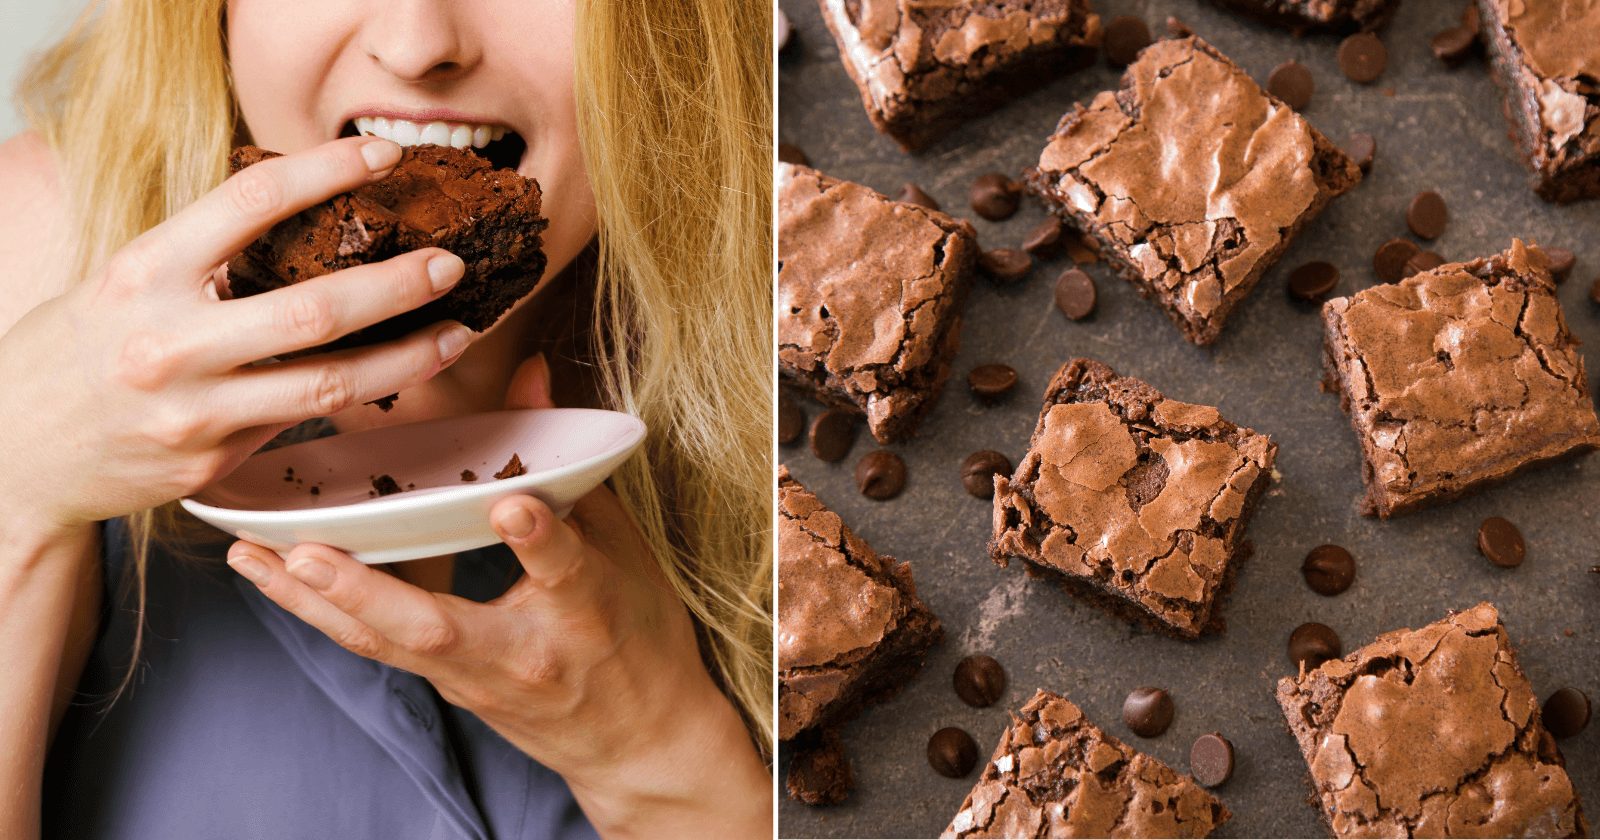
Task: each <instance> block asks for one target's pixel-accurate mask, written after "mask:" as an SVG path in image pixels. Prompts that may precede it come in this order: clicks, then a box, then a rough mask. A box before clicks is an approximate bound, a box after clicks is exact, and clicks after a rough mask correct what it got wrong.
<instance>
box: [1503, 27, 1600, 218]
mask: <svg viewBox="0 0 1600 840" xmlns="http://www.w3.org/2000/svg"><path fill="white" fill-rule="evenodd" d="M1478 11H1479V15H1478V16H1479V18H1480V19H1481V20H1482V21H1483V23H1482V37H1483V40H1484V42H1485V43H1486V44H1488V47H1489V57H1490V60H1491V63H1492V64H1493V65H1494V78H1495V81H1496V82H1498V83H1499V85H1500V88H1501V90H1502V91H1504V93H1505V97H1506V100H1505V112H1506V119H1507V120H1508V121H1509V122H1510V123H1511V134H1512V136H1513V138H1514V139H1515V141H1516V143H1517V145H1518V146H1519V147H1521V149H1522V155H1523V157H1524V158H1525V159H1526V160H1527V163H1528V166H1529V168H1531V169H1532V170H1533V188H1534V190H1535V191H1537V192H1538V193H1539V196H1540V197H1541V198H1543V199H1545V200H1546V201H1559V202H1567V201H1576V200H1578V199H1582V198H1594V197H1596V196H1600V37H1596V33H1600V6H1597V5H1595V4H1593V3H1567V2H1560V0H1548V2H1534V0H1527V1H1526V2H1524V0H1478Z"/></svg>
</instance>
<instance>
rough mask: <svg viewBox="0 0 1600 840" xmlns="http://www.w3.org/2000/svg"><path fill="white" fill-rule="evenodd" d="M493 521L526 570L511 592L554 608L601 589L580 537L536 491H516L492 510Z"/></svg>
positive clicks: (585, 601)
mask: <svg viewBox="0 0 1600 840" xmlns="http://www.w3.org/2000/svg"><path fill="white" fill-rule="evenodd" d="M489 522H490V524H491V525H492V526H493V527H494V530H495V532H496V533H497V534H499V535H500V538H501V539H502V540H504V541H505V543H506V545H508V546H510V547H511V551H512V552H513V553H514V554H516V555H517V560H519V561H520V562H521V563H522V569H523V571H524V572H525V573H526V574H525V577H524V579H523V580H521V581H518V583H517V585H516V586H514V587H513V588H512V591H511V592H508V593H507V597H512V598H519V599H520V598H527V599H532V600H535V601H538V602H540V604H541V605H542V606H545V607H549V608H556V609H581V608H585V607H588V606H590V605H591V603H592V601H593V600H594V599H595V598H596V597H597V595H598V592H599V583H600V574H599V569H597V568H595V564H594V563H593V561H592V560H591V559H590V557H589V554H588V551H587V548H586V546H585V544H584V541H583V537H581V536H580V535H579V534H578V532H577V531H576V530H574V529H573V527H572V526H571V525H568V524H567V523H565V522H563V521H561V520H560V519H558V518H557V517H556V515H555V512H554V511H552V510H551V509H550V506H549V505H546V504H545V503H544V502H542V501H540V500H539V499H537V498H535V497H533V496H512V497H510V498H506V499H502V500H500V501H499V502H497V503H496V504H495V506H494V508H493V509H491V510H490V511H489Z"/></svg>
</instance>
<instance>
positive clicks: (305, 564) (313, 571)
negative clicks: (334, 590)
mask: <svg viewBox="0 0 1600 840" xmlns="http://www.w3.org/2000/svg"><path fill="white" fill-rule="evenodd" d="M289 574H291V575H294V576H295V579H296V580H298V581H300V582H301V583H303V584H305V585H306V586H309V587H311V588H312V589H327V588H328V587H330V586H332V585H333V567H332V566H330V565H328V564H327V563H325V562H323V561H321V560H318V559H317V558H315V557H301V558H300V559H298V560H296V561H294V563H292V564H290V566H289Z"/></svg>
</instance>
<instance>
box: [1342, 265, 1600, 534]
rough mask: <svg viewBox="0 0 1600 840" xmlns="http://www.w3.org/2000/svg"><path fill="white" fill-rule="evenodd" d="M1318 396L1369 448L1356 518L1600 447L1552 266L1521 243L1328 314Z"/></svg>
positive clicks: (1598, 426)
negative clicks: (1336, 408) (1335, 398)
mask: <svg viewBox="0 0 1600 840" xmlns="http://www.w3.org/2000/svg"><path fill="white" fill-rule="evenodd" d="M1322 321H1323V329H1324V342H1323V364H1324V370H1325V373H1324V387H1326V388H1328V389H1329V390H1333V389H1337V390H1338V391H1339V395H1340V397H1339V399H1340V403H1341V404H1342V405H1343V406H1344V410H1345V411H1347V412H1349V414H1350V423H1351V425H1353V426H1354V427H1355V430H1356V438H1357V439H1358V440H1359V441H1360V443H1361V455H1362V477H1363V478H1364V480H1365V483H1366V488H1367V490H1366V499H1365V501H1364V502H1363V505H1362V511H1363V512H1364V513H1367V514H1369V515H1373V514H1375V515H1377V516H1380V517H1384V518H1387V517H1389V516H1391V515H1393V514H1396V513H1401V512H1403V511H1407V510H1411V509H1414V508H1417V507H1421V506H1423V505H1428V504H1433V503H1437V502H1442V501H1447V500H1450V499H1454V498H1456V497H1458V496H1461V495H1464V494H1466V493H1468V492H1470V491H1472V490H1474V489H1476V488H1478V487H1480V486H1482V485H1485V484H1489V483H1492V482H1496V481H1500V480H1502V479H1505V478H1507V477H1509V476H1511V475H1512V474H1514V473H1516V472H1518V471H1519V470H1522V469H1525V468H1527V467H1530V466H1533V465H1535V464H1540V463H1543V462H1547V461H1551V460H1555V459H1557V458H1561V457H1563V456H1568V455H1573V454H1577V453H1580V452H1587V451H1588V450H1590V449H1593V448H1595V446H1597V445H1600V420H1597V419H1596V417H1595V409H1594V402H1593V400H1591V399H1590V397H1589V386H1588V381H1587V378H1586V377H1585V376H1584V372H1583V357H1582V356H1580V355H1579V354H1578V348H1577V341H1576V340H1575V339H1574V338H1573V336H1572V333H1570V332H1568V331H1567V324H1566V319H1565V318H1563V317H1562V314H1561V304H1560V302H1559V301H1558V300H1557V299H1556V289H1555V284H1554V283H1553V281H1552V280H1551V278H1550V272H1549V259H1548V258H1547V257H1546V256H1545V254H1544V252H1543V251H1541V250H1539V249H1538V248H1537V247H1536V246H1527V245H1523V243H1522V242H1521V241H1520V240H1513V241H1512V243H1511V247H1510V248H1509V249H1507V250H1506V251H1505V252H1504V253H1501V254H1497V255H1495V256H1493V257H1488V258H1486V259H1478V260H1473V261H1472V262H1467V263H1451V264H1448V265H1443V266H1440V267H1438V268H1436V269H1433V270H1432V271H1426V272H1423V273H1421V274H1417V275H1413V276H1412V277H1409V278H1407V279H1406V280H1404V281H1402V282H1400V283H1398V284H1393V285H1381V286H1373V287H1371V288H1369V289H1364V290H1362V291H1361V292H1358V293H1357V294H1354V295H1351V296H1350V297H1343V298H1335V299H1333V300H1330V301H1328V302H1327V303H1326V304H1323V307H1322Z"/></svg>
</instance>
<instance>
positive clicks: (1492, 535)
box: [1478, 516, 1527, 569]
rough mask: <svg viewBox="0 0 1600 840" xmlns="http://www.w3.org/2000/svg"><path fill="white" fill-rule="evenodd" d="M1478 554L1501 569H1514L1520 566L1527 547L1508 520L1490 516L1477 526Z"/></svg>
mask: <svg viewBox="0 0 1600 840" xmlns="http://www.w3.org/2000/svg"><path fill="white" fill-rule="evenodd" d="M1478 552H1479V553H1481V554H1482V555H1483V556H1485V557H1487V558H1489V562H1490V563H1493V564H1495V565H1496V566H1499V567H1500V568H1502V569H1514V568H1516V567H1518V566H1520V565H1522V561H1523V559H1524V558H1525V557H1526V555H1527V546H1526V545H1525V544H1524V543H1523V541H1522V532H1521V531H1519V530H1517V526H1515V525H1513V524H1511V522H1510V521H1509V520H1506V519H1503V518H1501V517H1498V516H1491V517H1489V518H1488V519H1485V520H1483V524H1482V525H1479V526H1478Z"/></svg>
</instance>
